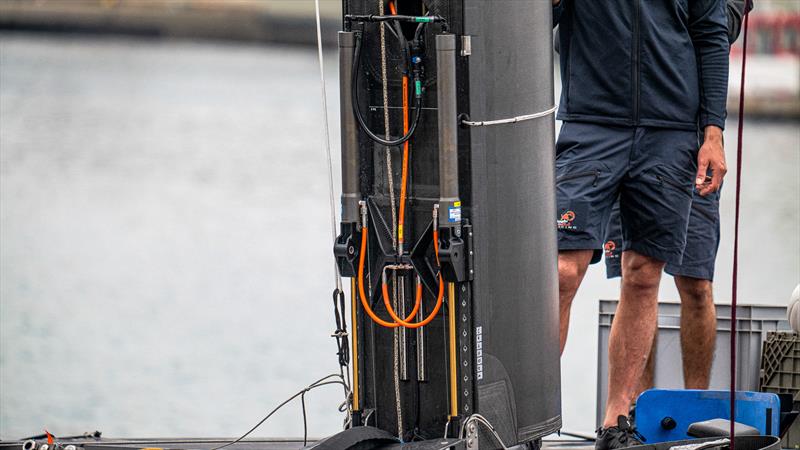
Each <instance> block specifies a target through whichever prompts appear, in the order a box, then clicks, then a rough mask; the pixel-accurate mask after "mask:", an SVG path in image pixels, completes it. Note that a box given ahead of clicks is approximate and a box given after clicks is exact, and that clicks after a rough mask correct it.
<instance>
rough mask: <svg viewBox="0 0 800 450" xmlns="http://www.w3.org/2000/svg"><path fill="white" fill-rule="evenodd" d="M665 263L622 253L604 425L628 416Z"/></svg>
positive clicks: (648, 344)
mask: <svg viewBox="0 0 800 450" xmlns="http://www.w3.org/2000/svg"><path fill="white" fill-rule="evenodd" d="M663 268H664V262H662V261H659V260H657V259H654V258H651V257H649V256H645V255H642V254H639V253H636V252H635V251H632V250H628V251H626V252H624V253H623V254H622V294H621V297H620V301H619V307H618V308H617V312H616V314H615V316H614V322H613V323H612V325H611V335H610V337H609V345H608V353H609V376H608V402H607V403H606V415H605V418H604V420H603V427H604V428H607V427H612V426H616V425H617V418H618V417H619V416H627V415H628V408H630V405H631V402H632V401H633V397H634V395H636V393H637V392H636V391H637V387H638V384H639V380H640V379H641V377H642V374H643V373H644V368H645V364H646V363H647V357H648V355H649V354H650V347H651V345H652V343H653V337H654V335H655V331H656V320H657V317H658V285H659V282H660V281H661V270H662V269H663Z"/></svg>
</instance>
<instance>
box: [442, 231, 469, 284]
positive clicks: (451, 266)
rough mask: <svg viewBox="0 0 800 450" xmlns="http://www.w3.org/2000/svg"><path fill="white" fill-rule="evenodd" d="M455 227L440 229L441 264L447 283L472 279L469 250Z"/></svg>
mask: <svg viewBox="0 0 800 450" xmlns="http://www.w3.org/2000/svg"><path fill="white" fill-rule="evenodd" d="M456 231H457V229H456V228H455V227H446V228H440V229H439V262H440V263H441V264H442V276H443V277H444V279H445V280H447V281H458V282H461V281H467V280H470V279H472V278H471V277H470V276H469V275H470V274H469V271H468V268H467V257H468V256H469V255H468V253H467V252H468V251H469V250H468V249H467V246H466V244H465V242H464V240H463V239H462V238H461V236H460V234H463V233H460V229H459V230H458V231H459V233H457V232H456Z"/></svg>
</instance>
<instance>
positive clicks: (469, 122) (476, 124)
mask: <svg viewBox="0 0 800 450" xmlns="http://www.w3.org/2000/svg"><path fill="white" fill-rule="evenodd" d="M556 110H558V105H553V107H551V108H549V109H545V110H544V111H539V112H536V113H533V114H525V115H523V116H516V117H509V118H507V119H497V120H480V121H472V120H462V121H461V123H462V124H463V125H466V126H468V127H488V126H490V125H504V124H509V123H517V122H525V121H526V120H532V119H538V118H540V117H545V116H549V115H550V114H553V113H554V112H556Z"/></svg>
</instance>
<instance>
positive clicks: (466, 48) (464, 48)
mask: <svg viewBox="0 0 800 450" xmlns="http://www.w3.org/2000/svg"><path fill="white" fill-rule="evenodd" d="M471 54H472V36H469V35H467V34H465V35H463V36H461V56H469V55H471Z"/></svg>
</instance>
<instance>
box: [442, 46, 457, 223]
mask: <svg viewBox="0 0 800 450" xmlns="http://www.w3.org/2000/svg"><path fill="white" fill-rule="evenodd" d="M436 83H437V86H436V94H437V111H438V121H439V197H440V198H439V207H440V208H441V210H442V213H441V214H439V226H440V227H441V228H448V227H456V229H457V230H458V229H459V225H461V201H460V199H459V197H458V117H457V116H458V113H457V110H456V36H455V35H454V34H439V35H436Z"/></svg>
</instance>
